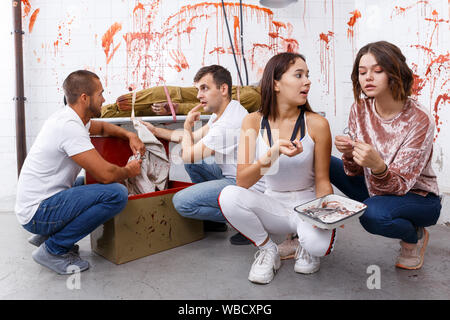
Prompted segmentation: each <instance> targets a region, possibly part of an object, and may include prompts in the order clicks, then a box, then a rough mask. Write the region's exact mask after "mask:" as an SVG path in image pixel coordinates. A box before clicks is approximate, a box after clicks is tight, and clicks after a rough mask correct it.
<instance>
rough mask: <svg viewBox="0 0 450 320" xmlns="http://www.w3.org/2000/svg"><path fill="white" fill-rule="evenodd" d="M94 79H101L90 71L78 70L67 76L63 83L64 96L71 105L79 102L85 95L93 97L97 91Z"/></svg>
mask: <svg viewBox="0 0 450 320" xmlns="http://www.w3.org/2000/svg"><path fill="white" fill-rule="evenodd" d="M94 79H99V80H100V78H99V77H98V76H97V75H96V74H95V73H93V72H91V71H88V70H77V71H74V72H72V73H71V74H69V75H68V76H67V78H66V79H65V80H64V82H63V90H64V96H65V98H66V99H67V102H68V103H69V104H74V103H76V102H77V100H78V98H79V97H80V96H81V95H82V94H83V93H85V94H87V95H88V96H92V95H93V94H94V91H95V89H96V87H95V84H94Z"/></svg>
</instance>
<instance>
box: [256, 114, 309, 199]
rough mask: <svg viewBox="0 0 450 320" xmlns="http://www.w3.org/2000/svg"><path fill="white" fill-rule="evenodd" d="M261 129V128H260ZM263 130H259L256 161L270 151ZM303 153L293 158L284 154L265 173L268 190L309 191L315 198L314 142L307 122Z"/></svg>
mask: <svg viewBox="0 0 450 320" xmlns="http://www.w3.org/2000/svg"><path fill="white" fill-rule="evenodd" d="M260 128H261V127H260ZM263 133H264V132H263V130H259V134H258V137H257V139H256V157H257V158H256V159H259V158H260V157H261V156H262V155H263V154H265V153H266V152H267V151H268V150H269V145H268V144H267V143H266V141H264V138H263ZM301 142H302V145H303V151H302V152H301V153H299V154H297V155H295V156H293V157H288V156H286V155H284V154H282V155H280V156H279V158H278V159H277V160H276V161H275V163H273V164H272V166H271V167H270V169H268V171H267V172H266V173H265V175H264V177H265V182H266V188H267V190H268V191H269V192H270V191H277V192H286V191H307V192H308V193H310V192H312V193H313V194H312V195H311V196H312V198H314V197H315V180H314V141H313V140H312V138H311V136H310V135H309V134H308V128H307V127H306V121H305V136H304V137H303V139H302V140H301Z"/></svg>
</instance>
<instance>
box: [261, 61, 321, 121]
mask: <svg viewBox="0 0 450 320" xmlns="http://www.w3.org/2000/svg"><path fill="white" fill-rule="evenodd" d="M297 59H302V60H303V61H305V62H306V59H305V57H304V56H303V55H302V54H299V53H292V52H282V53H279V54H277V55H275V56H273V57H272V58H270V60H269V61H268V62H267V64H266V67H265V68H264V73H263V76H262V79H261V108H260V109H259V112H261V113H262V115H263V116H264V117H267V118H269V116H270V117H272V118H273V120H275V119H276V118H277V117H278V111H277V99H276V94H275V90H274V84H275V80H277V81H278V80H280V79H281V77H282V76H283V74H284V73H285V72H286V71H287V70H288V69H289V67H290V66H291V65H292V64H294V63H295V61H296V60H297ZM300 107H301V108H304V109H305V110H306V111H310V112H313V111H312V109H311V106H310V105H309V102H308V100H306V103H305V104H304V105H302V106H299V108H300Z"/></svg>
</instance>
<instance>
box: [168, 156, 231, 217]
mask: <svg viewBox="0 0 450 320" xmlns="http://www.w3.org/2000/svg"><path fill="white" fill-rule="evenodd" d="M184 167H185V169H186V171H187V173H188V174H189V176H190V177H191V180H192V182H193V183H195V184H194V185H193V186H190V187H187V188H185V189H183V190H181V191H179V192H177V193H176V194H175V195H174V196H173V199H172V202H173V205H174V207H175V209H176V210H177V211H178V213H179V214H180V215H182V216H183V217H186V218H192V219H198V220H209V221H215V222H223V223H225V222H226V220H225V218H224V216H223V214H222V211H221V210H220V207H219V202H218V198H219V194H220V192H221V191H222V189H223V188H225V187H226V186H228V185H235V184H236V180H235V179H232V178H225V177H224V176H223V175H222V170H221V169H220V167H219V166H218V165H217V164H215V163H213V164H208V163H206V162H205V161H203V162H202V163H200V164H185V165H184Z"/></svg>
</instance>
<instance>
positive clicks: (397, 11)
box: [391, 0, 429, 19]
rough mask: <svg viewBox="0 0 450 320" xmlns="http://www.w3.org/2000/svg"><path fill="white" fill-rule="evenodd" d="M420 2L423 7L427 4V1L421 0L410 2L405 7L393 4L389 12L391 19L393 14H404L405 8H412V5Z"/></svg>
mask: <svg viewBox="0 0 450 320" xmlns="http://www.w3.org/2000/svg"><path fill="white" fill-rule="evenodd" d="M420 3H422V4H423V6H424V7H425V6H426V5H428V4H429V2H428V1H425V0H421V1H417V2H416V3H414V4H412V5H409V6H407V7H399V6H395V7H394V9H393V10H392V13H391V19H392V16H393V15H396V16H399V15H404V14H405V13H406V11H407V10H409V9H411V8H413V7H415V6H417V5H419V4H420Z"/></svg>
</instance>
